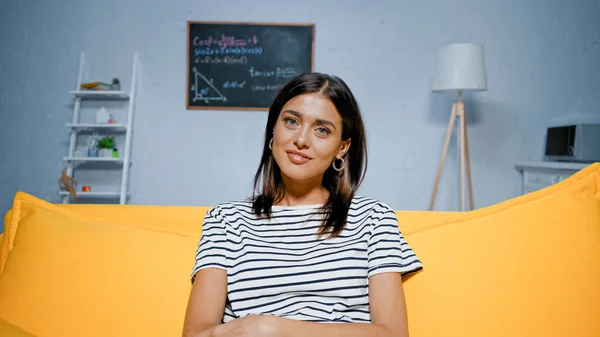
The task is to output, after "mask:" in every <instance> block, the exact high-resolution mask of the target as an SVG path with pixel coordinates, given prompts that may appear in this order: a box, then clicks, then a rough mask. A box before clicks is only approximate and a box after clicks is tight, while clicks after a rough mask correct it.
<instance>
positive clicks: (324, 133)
mask: <svg viewBox="0 0 600 337" xmlns="http://www.w3.org/2000/svg"><path fill="white" fill-rule="evenodd" d="M317 133H319V134H320V135H322V136H326V135H328V134H330V133H331V132H330V131H329V129H327V128H318V129H317Z"/></svg>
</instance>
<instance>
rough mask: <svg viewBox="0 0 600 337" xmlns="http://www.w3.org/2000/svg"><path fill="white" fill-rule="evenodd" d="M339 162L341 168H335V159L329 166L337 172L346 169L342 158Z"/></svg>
mask: <svg viewBox="0 0 600 337" xmlns="http://www.w3.org/2000/svg"><path fill="white" fill-rule="evenodd" d="M340 160H341V161H342V167H337V166H335V158H334V159H333V162H331V166H333V169H334V170H336V171H338V172H340V171H342V170H343V169H344V168H345V167H346V162H345V161H344V158H340Z"/></svg>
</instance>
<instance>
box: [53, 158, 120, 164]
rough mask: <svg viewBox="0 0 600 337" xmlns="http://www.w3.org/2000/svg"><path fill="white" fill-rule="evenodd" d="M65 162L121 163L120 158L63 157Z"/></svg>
mask: <svg viewBox="0 0 600 337" xmlns="http://www.w3.org/2000/svg"><path fill="white" fill-rule="evenodd" d="M63 160H65V161H81V162H86V161H89V162H108V163H123V159H122V158H104V157H63Z"/></svg>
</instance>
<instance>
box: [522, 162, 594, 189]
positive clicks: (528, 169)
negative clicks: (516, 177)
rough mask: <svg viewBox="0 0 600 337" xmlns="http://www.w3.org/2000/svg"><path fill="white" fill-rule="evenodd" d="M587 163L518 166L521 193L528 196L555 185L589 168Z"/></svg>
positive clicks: (549, 163)
mask: <svg viewBox="0 0 600 337" xmlns="http://www.w3.org/2000/svg"><path fill="white" fill-rule="evenodd" d="M588 165H589V164H586V163H571V162H549V161H526V162H521V163H518V164H517V165H516V167H517V169H518V170H519V171H520V172H521V173H522V185H521V193H523V194H526V193H530V192H534V191H537V190H539V189H542V188H545V187H548V186H550V185H554V184H556V183H558V182H560V181H563V180H564V179H566V178H568V177H570V176H571V175H573V174H574V173H575V172H577V171H579V170H581V169H583V168H584V167H587V166H588Z"/></svg>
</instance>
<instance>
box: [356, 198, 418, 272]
mask: <svg viewBox="0 0 600 337" xmlns="http://www.w3.org/2000/svg"><path fill="white" fill-rule="evenodd" d="M371 226H372V227H371V236H370V237H369V245H368V260H369V270H368V274H367V276H368V277H371V276H373V275H376V274H380V273H386V272H396V273H401V274H402V275H407V274H410V273H413V272H416V271H419V270H421V269H423V265H422V263H421V261H420V260H419V258H418V257H417V255H416V254H415V252H414V251H413V250H412V248H411V247H410V245H409V244H408V242H406V240H405V238H404V236H403V235H402V233H401V232H400V228H399V227H398V219H397V217H396V212H395V211H394V210H393V209H392V208H391V207H389V206H388V205H386V204H383V203H380V204H379V207H376V208H375V211H374V212H373V214H372V216H371Z"/></svg>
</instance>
